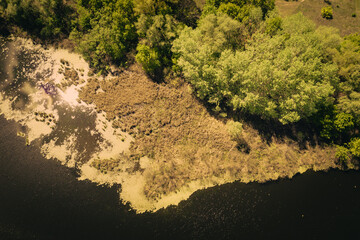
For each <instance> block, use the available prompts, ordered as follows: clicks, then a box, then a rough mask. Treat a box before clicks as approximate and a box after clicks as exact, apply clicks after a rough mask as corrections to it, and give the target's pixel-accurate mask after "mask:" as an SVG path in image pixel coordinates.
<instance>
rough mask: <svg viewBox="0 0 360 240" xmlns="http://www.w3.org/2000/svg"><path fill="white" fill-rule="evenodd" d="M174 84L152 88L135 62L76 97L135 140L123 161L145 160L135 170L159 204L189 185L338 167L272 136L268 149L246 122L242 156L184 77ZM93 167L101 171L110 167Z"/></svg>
mask: <svg viewBox="0 0 360 240" xmlns="http://www.w3.org/2000/svg"><path fill="white" fill-rule="evenodd" d="M173 82H176V83H177V84H176V85H177V87H174V86H173V85H170V84H167V85H166V84H156V83H154V82H152V81H151V80H150V79H148V78H147V77H146V76H145V74H144V73H143V72H142V70H141V69H140V67H139V66H137V65H133V66H132V67H131V68H130V69H128V70H126V71H124V72H123V73H122V74H121V75H120V76H119V77H117V78H114V79H112V80H107V81H99V80H97V79H95V78H94V79H91V80H90V81H89V83H88V84H87V86H86V87H85V88H84V89H83V90H82V91H81V93H80V98H81V99H82V100H84V101H86V102H88V103H94V104H95V105H96V106H97V108H98V109H99V110H102V111H105V112H106V114H107V117H108V118H109V119H115V121H114V125H115V127H120V128H121V129H122V130H124V131H126V132H128V133H130V134H132V135H133V136H134V138H135V141H134V142H133V143H132V145H131V149H130V154H129V156H127V158H128V159H131V160H132V161H135V162H137V161H139V159H140V158H141V157H143V156H147V157H148V158H150V160H151V164H150V167H148V168H146V169H138V170H139V171H143V174H144V175H145V177H146V181H147V184H146V187H145V189H144V192H145V194H146V195H147V197H149V198H153V199H156V198H158V197H160V196H161V195H163V194H168V193H170V192H174V191H177V189H179V188H180V187H182V186H184V185H186V184H187V183H189V182H191V181H193V180H201V179H209V178H211V177H213V176H216V177H223V176H230V178H231V179H233V180H235V179H240V180H241V181H243V182H250V181H259V182H264V181H267V180H270V179H277V178H279V177H292V176H293V175H294V174H296V173H298V172H299V171H300V172H301V171H304V170H306V169H309V168H314V169H319V170H320V169H328V168H330V167H335V166H336V164H335V158H334V151H333V149H331V148H320V147H315V148H311V147H308V150H300V149H299V147H298V145H297V144H295V143H293V142H291V141H290V140H286V139H285V140H284V139H283V140H281V139H273V141H272V143H271V144H270V145H268V144H267V143H266V142H264V141H263V140H262V138H261V137H260V135H259V134H258V132H257V131H256V130H254V129H253V128H251V127H249V126H248V125H247V124H244V131H243V136H242V138H243V141H245V142H246V144H247V145H248V146H249V148H250V151H249V153H245V152H242V151H239V150H238V149H237V147H236V146H237V143H236V142H235V141H233V140H232V139H231V137H230V135H229V133H228V131H227V129H226V127H225V124H224V123H223V122H222V121H219V120H217V119H215V118H214V117H212V116H211V115H210V114H209V113H208V112H207V110H206V108H205V107H204V106H203V105H202V104H200V103H199V102H198V100H197V99H196V98H195V97H193V96H192V95H191V93H190V91H189V87H188V85H187V84H185V83H182V82H181V80H174V79H173ZM100 88H101V90H102V91H100V90H99V89H100ZM114 163H116V161H111V164H108V165H109V166H111V169H116V166H114ZM98 165H99V166H101V170H102V171H105V170H106V169H104V166H105V168H106V166H107V164H105V163H104V164H101V163H98ZM111 169H109V171H111Z"/></svg>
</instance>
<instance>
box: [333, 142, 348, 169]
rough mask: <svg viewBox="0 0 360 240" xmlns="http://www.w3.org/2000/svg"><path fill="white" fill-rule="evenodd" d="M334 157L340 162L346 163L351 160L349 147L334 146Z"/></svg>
mask: <svg viewBox="0 0 360 240" xmlns="http://www.w3.org/2000/svg"><path fill="white" fill-rule="evenodd" d="M335 157H336V158H337V159H338V160H339V163H340V164H342V165H347V163H348V162H349V161H350V160H351V153H350V151H349V149H347V148H346V147H344V146H336V153H335Z"/></svg>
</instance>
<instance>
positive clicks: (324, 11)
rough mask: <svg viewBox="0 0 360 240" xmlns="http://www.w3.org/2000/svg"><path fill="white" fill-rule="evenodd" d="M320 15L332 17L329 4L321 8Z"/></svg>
mask: <svg viewBox="0 0 360 240" xmlns="http://www.w3.org/2000/svg"><path fill="white" fill-rule="evenodd" d="M321 16H322V17H323V18H326V19H332V18H333V9H332V7H331V6H327V7H323V8H322V9H321Z"/></svg>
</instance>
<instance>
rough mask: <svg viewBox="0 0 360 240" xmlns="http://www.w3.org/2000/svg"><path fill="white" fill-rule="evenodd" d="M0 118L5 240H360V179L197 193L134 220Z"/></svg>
mask: <svg viewBox="0 0 360 240" xmlns="http://www.w3.org/2000/svg"><path fill="white" fill-rule="evenodd" d="M16 125H17V123H15V122H9V121H7V120H5V119H4V118H3V117H2V116H1V117H0V239H169V240H170V239H300V238H301V239H360V232H359V229H360V228H359V223H360V173H359V172H356V171H349V172H342V171H330V172H328V173H322V172H320V173H313V172H307V173H305V174H303V175H298V176H296V177H294V178H293V179H292V180H280V181H276V182H270V183H266V184H256V183H252V184H241V183H231V184H225V185H223V186H218V187H213V188H210V189H207V190H203V191H198V192H195V193H194V194H193V195H192V196H191V197H190V199H189V200H187V201H183V202H181V203H180V205H179V206H178V207H169V208H167V209H165V210H160V211H158V212H156V213H145V214H140V215H139V214H135V213H134V212H133V211H131V209H130V208H129V206H126V205H123V204H121V203H120V202H119V196H118V193H117V191H118V189H119V186H117V187H116V186H115V187H111V188H109V187H102V186H96V184H94V183H91V182H88V181H78V180H76V177H77V174H76V172H74V170H71V169H69V168H66V167H64V166H61V165H60V163H57V162H55V161H52V160H47V159H44V158H43V157H42V156H41V154H40V152H39V149H37V148H36V147H35V146H34V145H31V146H26V145H25V143H24V139H23V138H21V137H18V136H16V129H17V126H16Z"/></svg>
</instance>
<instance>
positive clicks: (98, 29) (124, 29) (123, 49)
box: [71, 0, 137, 72]
mask: <svg viewBox="0 0 360 240" xmlns="http://www.w3.org/2000/svg"><path fill="white" fill-rule="evenodd" d="M78 14H79V18H78V21H77V27H76V28H75V29H74V30H73V31H72V33H71V39H73V40H74V41H75V42H76V44H77V49H78V51H79V52H81V53H82V54H83V56H84V58H85V59H86V60H87V61H89V62H90V65H91V66H92V67H95V68H96V69H98V70H100V71H101V72H103V71H104V70H106V69H107V65H108V64H109V63H110V62H113V63H116V64H122V63H124V62H125V59H126V58H125V55H126V53H127V52H128V51H129V50H130V49H131V48H132V47H133V46H134V45H135V44H136V40H137V34H136V28H135V20H136V18H135V16H134V12H133V5H132V1H131V0H108V1H95V0H94V1H85V0H81V1H79V2H78Z"/></svg>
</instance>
